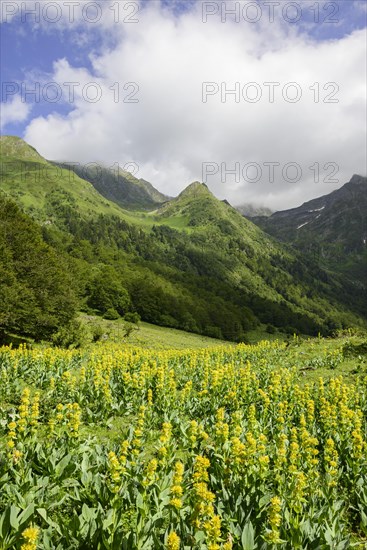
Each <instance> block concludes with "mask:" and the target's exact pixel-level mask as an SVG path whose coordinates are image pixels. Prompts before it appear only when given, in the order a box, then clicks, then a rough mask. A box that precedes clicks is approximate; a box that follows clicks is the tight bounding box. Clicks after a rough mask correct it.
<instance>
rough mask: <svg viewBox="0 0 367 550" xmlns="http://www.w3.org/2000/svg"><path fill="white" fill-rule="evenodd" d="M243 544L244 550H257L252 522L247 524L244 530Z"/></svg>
mask: <svg viewBox="0 0 367 550" xmlns="http://www.w3.org/2000/svg"><path fill="white" fill-rule="evenodd" d="M241 543H242V548H243V550H254V548H255V533H254V528H253V526H252V523H251V521H249V522H248V523H246V525H245V527H244V528H243V531H242V535H241Z"/></svg>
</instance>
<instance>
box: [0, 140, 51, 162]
mask: <svg viewBox="0 0 367 550" xmlns="http://www.w3.org/2000/svg"><path fill="white" fill-rule="evenodd" d="M0 151H1V155H2V156H3V157H16V158H18V159H22V160H37V161H42V162H45V160H44V158H43V157H41V155H40V154H39V153H38V151H36V149H35V148H34V147H32V146H31V145H29V144H28V143H27V142H25V141H24V139H22V138H20V137H18V136H0Z"/></svg>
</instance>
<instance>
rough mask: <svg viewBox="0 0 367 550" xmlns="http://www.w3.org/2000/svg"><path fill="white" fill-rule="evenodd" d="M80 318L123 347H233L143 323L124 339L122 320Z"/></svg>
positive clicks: (212, 339) (205, 337)
mask: <svg viewBox="0 0 367 550" xmlns="http://www.w3.org/2000/svg"><path fill="white" fill-rule="evenodd" d="M80 317H81V319H82V320H84V321H85V322H86V323H87V325H100V326H101V327H102V328H103V329H104V330H105V331H106V333H108V335H109V336H108V339H109V341H112V342H116V343H121V344H123V345H124V346H130V347H133V346H139V347H142V348H147V349H200V348H209V347H216V346H220V345H222V344H223V345H227V346H228V345H234V344H233V343H232V342H227V341H224V340H217V339H216V338H209V337H208V336H202V335H200V334H193V333H191V332H185V331H183V330H177V329H174V328H168V327H159V326H157V325H151V324H149V323H144V322H141V323H139V326H138V327H136V328H134V330H133V331H132V333H131V334H130V335H129V336H128V337H125V336H124V333H125V328H124V327H125V322H124V321H123V320H122V319H120V320H117V321H107V320H106V319H102V318H101V317H95V316H90V315H85V314H82V315H81V316H80Z"/></svg>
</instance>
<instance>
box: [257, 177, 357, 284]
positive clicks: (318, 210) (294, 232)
mask: <svg viewBox="0 0 367 550" xmlns="http://www.w3.org/2000/svg"><path fill="white" fill-rule="evenodd" d="M252 221H254V222H255V223H257V224H258V225H259V227H261V228H262V229H264V230H265V231H267V232H268V233H269V234H270V235H273V236H275V237H277V238H278V239H280V240H282V241H284V242H287V243H291V244H292V245H293V246H295V247H296V248H298V249H299V250H301V251H303V252H306V253H308V254H310V256H312V257H313V258H314V259H316V260H317V261H318V262H320V264H321V265H322V266H324V267H328V268H330V269H332V270H334V271H336V272H339V273H342V274H343V276H345V277H347V278H348V279H350V280H352V281H357V282H359V284H360V285H362V286H363V287H365V288H367V178H365V177H362V176H358V175H354V176H353V177H352V178H351V180H350V181H349V182H348V183H346V184H345V185H343V187H341V188H340V189H337V190H336V191H333V192H332V193H330V194H329V195H325V196H323V197H319V198H317V199H313V200H311V201H308V202H306V203H304V204H302V206H300V207H298V208H292V209H291V210H284V211H281V212H275V214H272V216H270V217H268V218H264V217H259V218H255V219H253V220H252Z"/></svg>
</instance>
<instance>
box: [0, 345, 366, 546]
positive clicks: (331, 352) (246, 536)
mask: <svg viewBox="0 0 367 550" xmlns="http://www.w3.org/2000/svg"><path fill="white" fill-rule="evenodd" d="M176 337H177V336H175V338H176ZM177 338H178V337H177ZM214 342H215V341H213V342H212V345H211V346H208V347H206V348H196V349H195V348H192V349H164V348H163V347H162V346H160V347H161V349H154V348H151V349H147V348H145V347H137V346H134V345H121V344H118V343H113V342H111V343H102V344H101V343H98V344H95V345H91V346H89V347H87V348H82V349H80V350H62V349H57V348H48V347H35V348H34V349H27V348H26V347H25V346H20V347H19V348H18V349H12V348H11V347H3V348H0V443H1V447H0V449H1V450H0V549H1V550H10V549H12V550H13V549H17V550H19V549H21V550H36V549H39V550H51V549H52V550H73V549H79V548H82V549H91V550H92V549H93V550H97V549H111V550H114V549H116V550H117V549H119V550H120V549H123V550H134V549H139V550H150V549H151V550H159V549H162V550H163V549H166V550H183V549H194V550H199V549H200V550H230V549H233V550H240V549H242V550H252V549H257V550H261V549H264V550H265V549H272V548H279V549H290V550H291V549H320V550H321V549H338V550H342V549H346V548H357V549H360V550H362V549H365V548H366V546H367V443H366V441H367V428H366V422H367V370H366V339H365V337H361V336H359V337H357V336H351V335H344V336H341V337H339V338H335V339H322V338H316V339H311V340H307V341H306V340H300V339H299V338H297V337H294V338H293V340H292V341H291V342H280V341H276V340H275V341H272V342H269V341H262V342H260V343H258V344H253V345H245V344H239V345H219V346H218V345H217V346H213V343H214Z"/></svg>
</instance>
